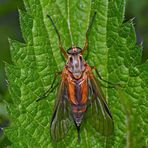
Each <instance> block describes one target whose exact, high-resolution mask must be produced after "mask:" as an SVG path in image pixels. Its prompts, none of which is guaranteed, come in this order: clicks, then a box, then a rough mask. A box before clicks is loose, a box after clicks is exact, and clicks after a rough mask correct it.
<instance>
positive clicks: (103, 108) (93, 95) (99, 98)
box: [88, 74, 114, 136]
mask: <svg viewBox="0 0 148 148" xmlns="http://www.w3.org/2000/svg"><path fill="white" fill-rule="evenodd" d="M91 75H92V76H91V77H90V78H88V85H89V101H90V104H89V105H88V112H89V113H88V114H90V120H91V124H92V126H93V127H94V128H95V129H96V130H97V131H98V132H99V133H100V134H102V135H104V136H109V135H111V134H112V133H113V131H114V123H113V119H112V115H111V112H110V110H109V107H108V105H107V102H106V100H105V97H104V95H103V92H102V90H101V88H100V86H99V82H98V80H97V79H96V78H95V76H94V75H93V74H91Z"/></svg>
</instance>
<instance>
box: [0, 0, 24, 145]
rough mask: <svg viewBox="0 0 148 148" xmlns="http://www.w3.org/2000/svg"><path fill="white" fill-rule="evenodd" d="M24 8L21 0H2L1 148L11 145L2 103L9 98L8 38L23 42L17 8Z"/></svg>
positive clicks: (4, 108)
mask: <svg viewBox="0 0 148 148" xmlns="http://www.w3.org/2000/svg"><path fill="white" fill-rule="evenodd" d="M22 6H23V5H22V1H20V0H0V147H4V146H5V143H10V142H9V141H8V139H7V138H6V137H5V136H4V135H3V127H6V126H8V125H9V120H8V119H9V118H8V115H7V111H6V106H5V105H4V103H2V101H4V100H6V99H7V98H8V97H9V94H8V92H7V82H6V76H5V71H4V61H6V62H8V63H11V58H10V53H9V44H8V38H14V39H16V40H21V41H22V37H21V33H20V27H19V22H18V13H17V8H22ZM6 141H7V142H6Z"/></svg>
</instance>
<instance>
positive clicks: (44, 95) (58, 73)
mask: <svg viewBox="0 0 148 148" xmlns="http://www.w3.org/2000/svg"><path fill="white" fill-rule="evenodd" d="M61 73H62V72H56V73H55V75H54V79H53V82H52V84H51V86H50V88H49V89H48V90H47V91H46V92H45V93H44V94H43V95H42V96H40V97H39V98H38V99H37V100H36V102H38V101H40V100H42V99H44V98H46V97H47V96H48V95H49V94H50V93H51V92H53V90H54V89H55V88H56V87H57V86H58V85H59V83H57V84H56V85H55V86H54V84H55V81H56V78H57V77H58V76H59V75H60V74H61Z"/></svg>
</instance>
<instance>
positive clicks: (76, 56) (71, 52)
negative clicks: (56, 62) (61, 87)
mask: <svg viewBox="0 0 148 148" xmlns="http://www.w3.org/2000/svg"><path fill="white" fill-rule="evenodd" d="M81 52H82V49H81V48H79V47H71V48H69V49H68V50H67V53H68V61H67V64H66V65H67V67H68V70H69V71H70V72H71V73H72V75H73V77H74V78H75V79H79V78H80V77H81V76H82V74H83V71H84V70H85V64H84V63H85V61H84V59H83V57H82V54H81Z"/></svg>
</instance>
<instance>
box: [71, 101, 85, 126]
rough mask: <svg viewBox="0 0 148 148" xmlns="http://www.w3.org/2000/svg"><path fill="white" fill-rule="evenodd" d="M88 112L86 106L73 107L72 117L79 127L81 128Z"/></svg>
mask: <svg viewBox="0 0 148 148" xmlns="http://www.w3.org/2000/svg"><path fill="white" fill-rule="evenodd" d="M85 111H86V105H85V104H84V105H80V104H79V105H72V115H73V118H74V121H75V123H76V125H77V126H80V124H81V121H82V119H83V115H84V113H85Z"/></svg>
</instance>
